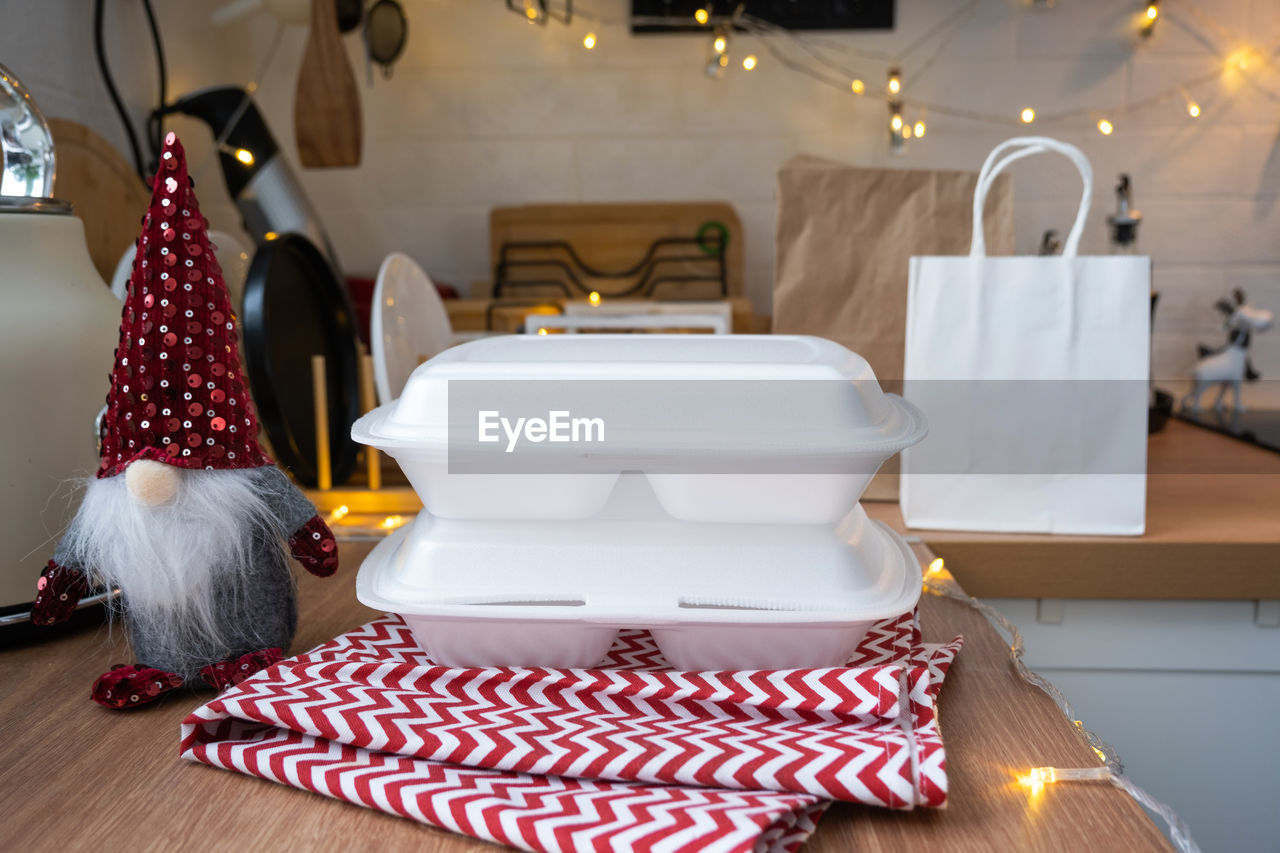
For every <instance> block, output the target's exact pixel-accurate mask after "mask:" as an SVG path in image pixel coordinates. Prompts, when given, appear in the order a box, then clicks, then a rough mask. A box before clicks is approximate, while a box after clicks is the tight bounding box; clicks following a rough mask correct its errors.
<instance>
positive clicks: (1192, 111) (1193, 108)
mask: <svg viewBox="0 0 1280 853" xmlns="http://www.w3.org/2000/svg"><path fill="white" fill-rule="evenodd" d="M1187 115H1189V116H1191V117H1192V118H1200V105H1199V104H1197V103H1196V102H1195V101H1192V102H1191V103H1189V104H1187Z"/></svg>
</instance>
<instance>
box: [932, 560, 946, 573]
mask: <svg viewBox="0 0 1280 853" xmlns="http://www.w3.org/2000/svg"><path fill="white" fill-rule="evenodd" d="M946 567H947V564H946V563H945V562H943V559H942V558H941V557H935V558H934V559H933V562H931V563H930V564H929V571H928V574H931V575H936V574H938V573H939V572H941V571H942V570H943V569H945V568H946Z"/></svg>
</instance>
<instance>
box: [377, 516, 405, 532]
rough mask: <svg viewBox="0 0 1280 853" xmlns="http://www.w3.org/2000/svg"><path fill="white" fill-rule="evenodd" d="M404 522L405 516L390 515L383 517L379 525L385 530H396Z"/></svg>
mask: <svg viewBox="0 0 1280 853" xmlns="http://www.w3.org/2000/svg"><path fill="white" fill-rule="evenodd" d="M402 524H404V516H402V515H388V516H387V517H386V518H384V519H382V521H381V522H379V524H378V526H379V527H381V528H382V529H383V530H395V529H396V528H397V527H399V526H400V525H402Z"/></svg>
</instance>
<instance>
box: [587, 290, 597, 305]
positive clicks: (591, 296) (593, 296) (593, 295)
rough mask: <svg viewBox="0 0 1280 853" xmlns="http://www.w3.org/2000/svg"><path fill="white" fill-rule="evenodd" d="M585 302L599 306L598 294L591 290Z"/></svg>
mask: <svg viewBox="0 0 1280 853" xmlns="http://www.w3.org/2000/svg"><path fill="white" fill-rule="evenodd" d="M587 301H588V302H590V303H591V304H592V305H599V304H600V294H599V293H597V292H596V291H594V290H593V291H591V293H590V294H588V296H587Z"/></svg>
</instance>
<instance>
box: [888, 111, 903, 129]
mask: <svg viewBox="0 0 1280 853" xmlns="http://www.w3.org/2000/svg"><path fill="white" fill-rule="evenodd" d="M889 127H892V128H893V129H894V130H895V131H897V130H902V116H900V115H898V114H897V113H894V114H893V118H891V119H889Z"/></svg>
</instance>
